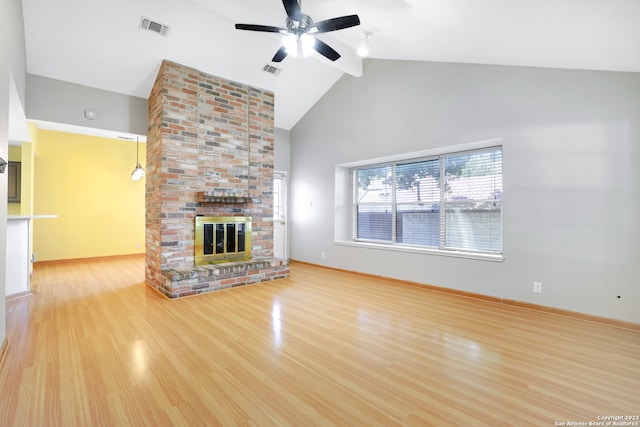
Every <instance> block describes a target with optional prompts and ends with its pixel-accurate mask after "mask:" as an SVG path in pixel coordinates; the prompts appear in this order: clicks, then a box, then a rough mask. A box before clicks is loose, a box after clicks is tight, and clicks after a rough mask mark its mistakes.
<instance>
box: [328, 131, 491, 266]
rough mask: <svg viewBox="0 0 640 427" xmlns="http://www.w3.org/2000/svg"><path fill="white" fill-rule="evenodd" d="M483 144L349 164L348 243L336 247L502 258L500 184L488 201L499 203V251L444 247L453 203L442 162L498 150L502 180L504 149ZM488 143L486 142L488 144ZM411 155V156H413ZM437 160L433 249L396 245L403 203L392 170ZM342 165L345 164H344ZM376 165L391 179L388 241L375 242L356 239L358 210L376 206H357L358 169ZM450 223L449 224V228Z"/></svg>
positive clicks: (425, 246) (405, 203)
mask: <svg viewBox="0 0 640 427" xmlns="http://www.w3.org/2000/svg"><path fill="white" fill-rule="evenodd" d="M484 142H487V144H482V145H479V144H478V143H476V144H473V145H474V146H473V147H460V146H456V147H449V148H450V149H449V150H447V149H443V150H438V152H437V153H428V154H427V155H422V156H411V155H406V156H394V158H392V159H389V160H386V159H383V161H379V160H380V159H378V161H376V162H371V163H369V162H366V161H365V162H358V164H353V165H351V166H350V173H351V182H352V203H353V206H352V215H351V217H352V227H351V228H352V241H351V242H344V241H342V242H336V243H339V244H343V245H347V246H360V247H362V246H366V247H372V248H379V249H391V250H399V251H405V252H419V253H430V254H437V255H448V256H455V257H463V258H475V259H486V260H494V261H502V260H503V259H504V257H503V254H504V224H503V222H504V187H503V185H501V192H502V193H501V197H500V199H492V200H497V201H499V204H500V220H499V226H500V249H499V250H482V249H473V248H456V247H452V246H451V245H447V237H446V233H447V207H448V206H452V205H456V204H457V201H452V200H447V198H446V180H445V179H444V177H445V159H446V158H447V157H451V156H455V155H460V154H470V153H474V152H483V151H486V152H489V151H490V150H493V149H499V150H500V155H501V163H500V166H501V169H500V179H502V178H503V169H504V163H503V162H504V147H503V145H502V141H501V140H491V141H484ZM488 142H490V143H488ZM414 154H415V153H414ZM432 160H438V167H439V177H440V178H442V179H439V200H438V221H439V229H438V236H437V241H438V245H437V246H428V245H420V244H410V243H398V242H397V227H398V224H397V219H398V207H399V206H402V205H403V204H404V205H407V204H408V203H407V202H402V201H398V200H397V194H396V189H397V182H396V178H397V175H396V168H397V166H398V165H403V164H410V163H417V162H423V161H432ZM345 166H346V165H345ZM380 166H391V177H392V183H391V184H390V188H391V193H392V197H391V201H390V205H391V239H390V240H376V239H368V238H363V237H358V231H359V230H358V209H359V206H363V205H364V206H366V205H369V206H373V205H376V204H373V203H369V204H367V203H360V202H359V200H357V199H358V194H359V192H358V189H359V183H358V170H362V169H367V168H374V167H380ZM469 201H471V202H487V201H490V200H489V199H469V200H465V202H469ZM450 226H451V224H449V227H450Z"/></svg>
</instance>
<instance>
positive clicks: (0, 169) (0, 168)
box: [0, 158, 7, 173]
mask: <svg viewBox="0 0 640 427" xmlns="http://www.w3.org/2000/svg"><path fill="white" fill-rule="evenodd" d="M6 167H7V162H6V161H5V160H4V159H3V158H0V173H4V169H5V168H6Z"/></svg>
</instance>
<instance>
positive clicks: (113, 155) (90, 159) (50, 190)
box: [33, 130, 146, 261]
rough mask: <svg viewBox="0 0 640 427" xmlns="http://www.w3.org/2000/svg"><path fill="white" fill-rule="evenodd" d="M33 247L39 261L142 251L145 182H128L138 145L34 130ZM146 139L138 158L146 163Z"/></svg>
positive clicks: (141, 145)
mask: <svg viewBox="0 0 640 427" xmlns="http://www.w3.org/2000/svg"><path fill="white" fill-rule="evenodd" d="M37 147H38V151H37V155H36V160H35V170H34V190H33V191H34V214H36V215H46V214H54V215H58V218H54V219H44V218H43V219H35V220H34V221H33V222H34V227H33V245H34V246H33V247H34V253H35V254H36V260H37V261H49V260H60V259H74V258H89V257H99V256H110V255H124V254H133V253H143V252H144V236H145V218H144V208H145V206H144V195H145V190H144V183H145V178H143V179H142V180H141V181H138V182H133V181H131V171H132V170H133V168H134V167H135V163H136V144H135V142H130V141H121V140H117V139H108V138H99V137H93V136H86V135H76V134H69V133H63V132H55V131H45V130H38V132H37ZM145 148H146V145H145V144H140V159H141V161H140V163H141V164H142V166H143V167H145V162H144V159H145Z"/></svg>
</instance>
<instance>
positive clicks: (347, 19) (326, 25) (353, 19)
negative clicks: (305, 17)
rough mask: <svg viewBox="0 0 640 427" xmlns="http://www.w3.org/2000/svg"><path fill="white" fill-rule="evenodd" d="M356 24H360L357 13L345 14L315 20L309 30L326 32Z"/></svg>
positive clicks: (311, 31)
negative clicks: (318, 20)
mask: <svg viewBox="0 0 640 427" xmlns="http://www.w3.org/2000/svg"><path fill="white" fill-rule="evenodd" d="M356 25H360V18H358V15H347V16H341V17H339V18H332V19H327V20H326V21H320V22H316V23H315V24H313V25H312V26H311V28H310V29H309V32H310V33H328V32H329V31H337V30H342V29H344V28H349V27H355V26H356Z"/></svg>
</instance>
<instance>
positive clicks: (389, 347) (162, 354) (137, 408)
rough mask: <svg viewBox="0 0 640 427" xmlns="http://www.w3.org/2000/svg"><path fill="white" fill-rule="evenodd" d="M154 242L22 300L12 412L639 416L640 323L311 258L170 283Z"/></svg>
mask: <svg viewBox="0 0 640 427" xmlns="http://www.w3.org/2000/svg"><path fill="white" fill-rule="evenodd" d="M143 280H144V261H143V259H142V258H136V257H128V258H109V259H99V260H84V261H76V262H70V263H51V264H48V265H43V266H41V267H39V268H38V269H36V270H35V276H34V278H33V283H34V293H33V294H32V295H31V296H28V297H23V298H19V299H15V300H12V301H8V302H7V338H8V343H9V345H8V346H7V349H6V355H5V360H4V363H3V365H2V366H1V367H0V425H2V426H3V427H4V426H8V427H9V426H39V427H40V426H114V425H117V426H149V425H158V426H171V425H174V426H216V425H220V426H229V425H237V426H265V425H267V426H268V425H274V426H275V425H277V426H360V425H366V426H430V425H431V426H443V425H455V426H457V425H473V426H502V425H504V426H507V425H508V426H514V425H518V426H520V425H532V426H551V425H555V422H567V421H571V422H587V423H588V422H589V421H592V422H594V421H598V418H597V417H598V416H611V415H640V399H639V398H638V395H639V394H638V393H639V391H640V332H638V331H637V330H631V329H623V328H619V327H615V325H611V324H599V323H595V322H591V321H586V320H583V319H576V318H570V317H565V316H559V315H556V314H553V313H545V312H537V311H534V310H530V309H525V308H521V307H517V306H514V305H501V304H496V303H492V302H488V301H483V300H474V299H472V298H468V297H464V296H456V295H449V294H446V293H443V292H439V291H437V290H429V289H423V288H419V287H416V286H406V285H403V284H398V283H393V282H390V281H386V280H383V279H379V278H373V277H364V276H360V275H354V274H349V273H347V272H343V271H333V270H328V269H323V268H318V267H314V266H310V265H305V264H293V265H292V268H291V277H290V278H288V279H284V280H280V281H275V282H266V283H261V284H258V285H251V286H245V287H241V288H234V289H230V290H226V291H221V292H217V293H213V294H208V295H201V296H198V297H193V298H185V299H181V300H174V301H172V300H167V299H165V298H164V297H162V296H160V295H159V294H158V293H156V292H154V291H152V290H151V289H149V288H148V287H147V286H146V285H144V283H143Z"/></svg>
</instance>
